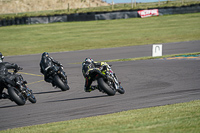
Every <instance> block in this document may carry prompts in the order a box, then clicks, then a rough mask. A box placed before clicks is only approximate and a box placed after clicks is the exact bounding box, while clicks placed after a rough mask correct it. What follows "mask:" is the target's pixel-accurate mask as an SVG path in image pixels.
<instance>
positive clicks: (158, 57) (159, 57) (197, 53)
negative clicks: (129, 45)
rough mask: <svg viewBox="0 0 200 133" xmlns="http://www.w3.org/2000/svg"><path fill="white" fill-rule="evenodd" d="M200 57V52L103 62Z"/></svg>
mask: <svg viewBox="0 0 200 133" xmlns="http://www.w3.org/2000/svg"><path fill="white" fill-rule="evenodd" d="M195 55H200V52H196V53H184V54H173V55H164V56H157V57H152V56H147V57H138V58H127V59H115V60H105V62H117V61H136V60H149V59H162V58H168V57H177V56H195Z"/></svg>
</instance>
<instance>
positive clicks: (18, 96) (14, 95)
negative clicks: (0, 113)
mask: <svg viewBox="0 0 200 133" xmlns="http://www.w3.org/2000/svg"><path fill="white" fill-rule="evenodd" d="M8 94H9V96H10V98H11V99H12V100H13V101H14V102H15V103H16V104H17V105H19V106H21V105H24V104H25V103H26V99H25V97H24V96H23V95H22V93H21V92H20V91H19V90H18V89H16V88H15V87H9V88H8Z"/></svg>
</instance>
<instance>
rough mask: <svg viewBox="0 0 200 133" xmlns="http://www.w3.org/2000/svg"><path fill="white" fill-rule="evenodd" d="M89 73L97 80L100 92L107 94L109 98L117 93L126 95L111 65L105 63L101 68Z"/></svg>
mask: <svg viewBox="0 0 200 133" xmlns="http://www.w3.org/2000/svg"><path fill="white" fill-rule="evenodd" d="M89 73H90V74H91V75H93V77H94V80H97V84H98V90H99V91H100V92H102V93H106V94H108V95H109V96H114V95H115V94H116V92H118V93H120V94H124V93H125V90H124V88H123V87H122V86H121V85H120V84H121V83H120V82H119V81H118V78H117V76H116V75H115V73H114V72H113V70H112V69H111V65H108V64H107V63H106V62H104V64H103V65H102V67H101V68H93V70H91V71H90V72H89Z"/></svg>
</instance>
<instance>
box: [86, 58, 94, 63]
mask: <svg viewBox="0 0 200 133" xmlns="http://www.w3.org/2000/svg"><path fill="white" fill-rule="evenodd" d="M85 62H89V63H93V62H94V60H93V59H92V58H90V57H88V58H85Z"/></svg>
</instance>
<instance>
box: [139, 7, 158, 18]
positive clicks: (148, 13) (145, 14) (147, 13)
mask: <svg viewBox="0 0 200 133" xmlns="http://www.w3.org/2000/svg"><path fill="white" fill-rule="evenodd" d="M138 14H139V15H140V16H141V18H145V17H151V16H158V15H159V13H158V9H152V10H140V11H138Z"/></svg>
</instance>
